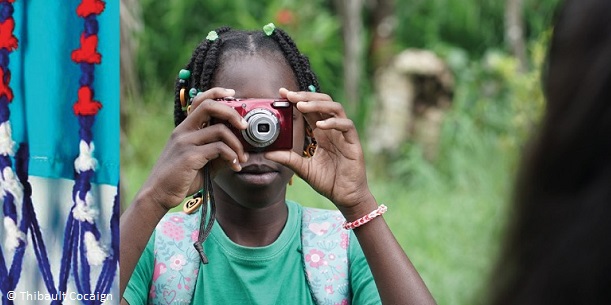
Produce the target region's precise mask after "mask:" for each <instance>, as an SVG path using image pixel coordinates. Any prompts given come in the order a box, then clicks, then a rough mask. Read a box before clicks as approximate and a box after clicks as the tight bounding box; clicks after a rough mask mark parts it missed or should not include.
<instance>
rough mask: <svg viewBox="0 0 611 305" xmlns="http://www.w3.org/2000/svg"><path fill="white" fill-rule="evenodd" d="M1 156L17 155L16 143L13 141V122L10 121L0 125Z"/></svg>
mask: <svg viewBox="0 0 611 305" xmlns="http://www.w3.org/2000/svg"><path fill="white" fill-rule="evenodd" d="M0 155H5V156H7V155H8V156H14V155H15V141H13V136H12V132H11V122H9V121H5V122H2V124H0Z"/></svg>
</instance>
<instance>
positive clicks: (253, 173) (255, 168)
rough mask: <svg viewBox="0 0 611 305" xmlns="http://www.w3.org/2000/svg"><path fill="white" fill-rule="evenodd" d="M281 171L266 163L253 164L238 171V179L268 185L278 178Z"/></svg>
mask: <svg viewBox="0 0 611 305" xmlns="http://www.w3.org/2000/svg"><path fill="white" fill-rule="evenodd" d="M279 175H280V173H279V172H278V171H277V170H276V169H274V168H272V167H270V166H268V165H265V164H251V165H247V166H245V167H243V168H242V170H241V171H239V172H237V173H236V176H237V177H238V179H240V180H242V181H243V182H246V183H248V184H255V185H268V184H270V183H272V181H274V179H276V178H277V177H278V176H279Z"/></svg>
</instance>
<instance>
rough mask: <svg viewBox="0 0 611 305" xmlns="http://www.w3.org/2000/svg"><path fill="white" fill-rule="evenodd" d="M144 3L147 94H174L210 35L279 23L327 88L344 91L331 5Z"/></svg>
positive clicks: (239, 0)
mask: <svg viewBox="0 0 611 305" xmlns="http://www.w3.org/2000/svg"><path fill="white" fill-rule="evenodd" d="M141 5H142V12H143V19H144V24H145V29H144V31H143V32H142V33H141V35H140V41H139V45H140V48H139V59H138V62H137V65H138V72H139V77H140V79H141V80H142V89H143V90H144V91H146V90H150V89H151V88H154V87H163V88H165V89H166V90H168V91H170V92H171V91H172V90H173V88H174V87H173V86H174V80H175V78H176V74H177V73H178V71H179V70H180V69H181V68H182V67H184V65H186V64H187V62H188V61H189V58H190V57H191V53H192V52H193V50H194V49H195V47H196V46H197V45H198V44H199V43H200V42H201V41H202V40H203V39H204V38H205V37H206V35H207V34H208V32H209V31H212V30H214V29H216V28H218V27H220V26H230V27H232V28H236V29H245V30H260V29H262V27H263V25H265V24H267V23H270V22H274V23H275V24H276V26H278V27H281V28H282V29H284V30H286V31H287V32H288V33H289V34H290V35H291V37H292V38H293V39H294V40H295V41H296V42H297V43H298V46H299V49H300V51H301V52H302V53H304V54H307V55H308V57H309V59H310V62H311V64H312V66H313V67H315V68H314V71H315V72H316V74H317V76H318V78H319V82H320V84H321V86H322V87H323V88H322V90H325V91H327V92H337V93H341V92H342V83H341V81H340V80H341V79H342V74H341V72H342V41H341V39H338V38H339V37H341V32H340V21H339V20H338V19H337V17H336V16H334V15H333V13H332V10H331V9H330V6H329V4H328V3H327V1H323V0H313V1H296V0H268V1H247V0H235V1H225V0H208V1H205V2H202V1H197V0H182V1H156V0H142V1H141ZM170 101H171V100H167V101H164V102H170ZM151 102H161V101H159V100H157V101H151Z"/></svg>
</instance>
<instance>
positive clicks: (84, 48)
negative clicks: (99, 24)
mask: <svg viewBox="0 0 611 305" xmlns="http://www.w3.org/2000/svg"><path fill="white" fill-rule="evenodd" d="M97 46H98V35H91V36H89V37H85V34H81V47H80V48H78V49H76V50H74V51H72V60H73V61H75V62H78V63H83V62H86V63H89V64H100V62H101V61H102V55H101V54H100V53H98V52H97V51H96V48H97Z"/></svg>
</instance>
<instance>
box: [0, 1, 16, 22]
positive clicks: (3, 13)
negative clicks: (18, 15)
mask: <svg viewBox="0 0 611 305" xmlns="http://www.w3.org/2000/svg"><path fill="white" fill-rule="evenodd" d="M13 11H14V9H13V5H12V4H11V3H8V2H2V3H0V22H4V21H5V20H6V19H8V18H9V17H11V16H12V15H13Z"/></svg>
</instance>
